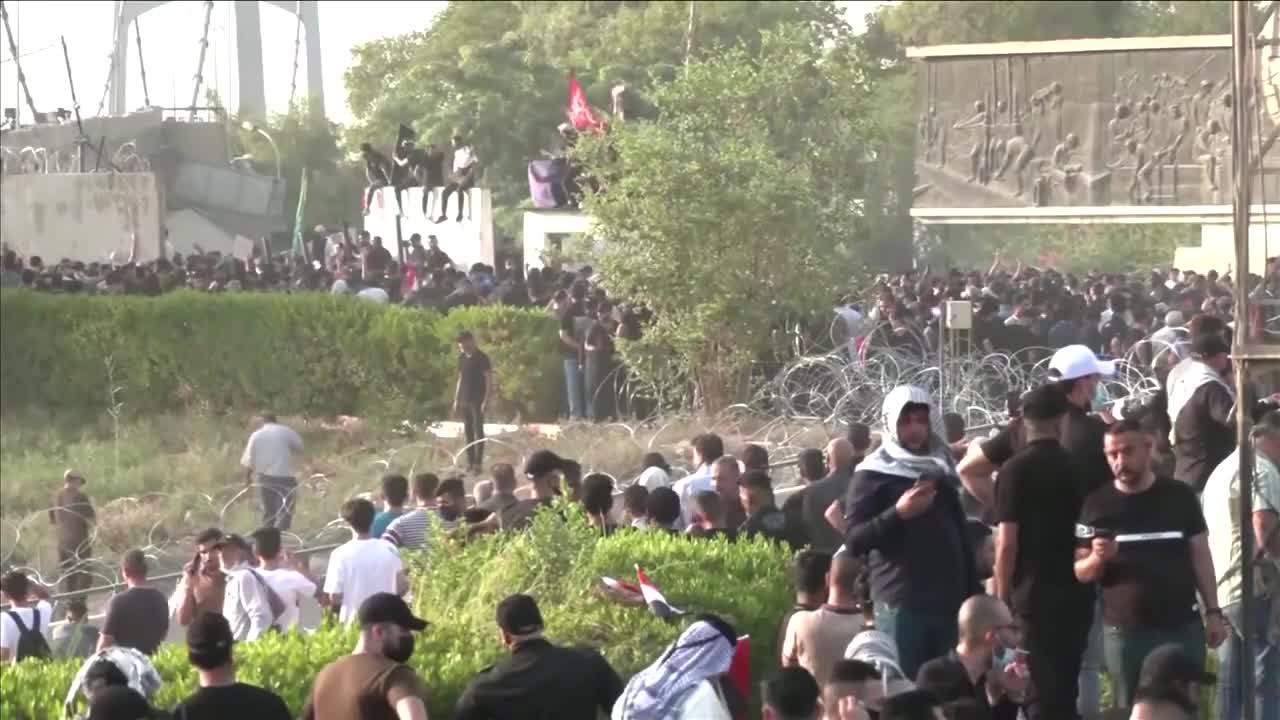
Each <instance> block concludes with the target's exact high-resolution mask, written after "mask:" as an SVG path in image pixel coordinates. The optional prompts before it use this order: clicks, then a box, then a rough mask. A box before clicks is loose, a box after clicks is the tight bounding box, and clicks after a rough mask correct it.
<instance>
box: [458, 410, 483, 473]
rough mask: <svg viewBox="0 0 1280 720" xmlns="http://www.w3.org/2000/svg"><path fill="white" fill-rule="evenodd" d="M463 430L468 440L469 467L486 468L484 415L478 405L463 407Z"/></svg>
mask: <svg viewBox="0 0 1280 720" xmlns="http://www.w3.org/2000/svg"><path fill="white" fill-rule="evenodd" d="M462 430H463V432H464V433H465V434H466V438H467V467H468V468H477V469H478V468H482V467H484V413H483V412H482V411H481V409H480V405H479V404H478V403H477V404H470V403H468V404H465V405H463V406H462Z"/></svg>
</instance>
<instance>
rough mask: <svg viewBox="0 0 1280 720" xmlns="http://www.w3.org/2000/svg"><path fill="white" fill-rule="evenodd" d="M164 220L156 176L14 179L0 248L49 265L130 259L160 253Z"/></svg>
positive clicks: (1, 190)
mask: <svg viewBox="0 0 1280 720" xmlns="http://www.w3.org/2000/svg"><path fill="white" fill-rule="evenodd" d="M162 216H163V208H162V205H161V199H160V193H159V190H158V189H157V186H156V177H155V175H153V174H151V173H122V174H113V173H89V174H83V175H82V174H72V175H50V174H41V175H10V176H7V177H5V178H4V181H3V183H0V243H4V244H5V245H7V246H9V247H11V248H13V249H14V250H16V251H17V252H19V253H21V254H23V255H25V256H28V257H29V256H31V255H39V256H40V257H42V258H45V259H46V260H53V261H56V260H60V259H62V258H70V259H72V260H83V261H85V262H91V261H95V260H97V261H102V260H106V259H107V258H109V257H110V255H111V253H113V252H115V253H120V255H121V256H122V257H123V258H127V257H128V256H129V253H130V251H131V249H132V248H133V247H134V236H135V234H136V238H137V246H136V248H137V255H136V258H137V259H138V260H139V261H145V260H152V259H154V258H156V257H157V256H158V255H159V253H160V218H161V217H162Z"/></svg>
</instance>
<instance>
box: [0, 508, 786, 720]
mask: <svg viewBox="0 0 1280 720" xmlns="http://www.w3.org/2000/svg"><path fill="white" fill-rule="evenodd" d="M560 512H563V513H564V514H566V515H568V516H569V519H568V520H567V521H565V520H562V519H561V517H560V515H559V514H557V512H555V511H546V512H543V513H542V514H540V515H539V516H538V518H537V519H536V520H535V522H534V525H533V527H532V528H531V529H530V530H529V531H528V532H525V533H521V534H518V535H512V536H495V537H487V538H483V539H480V540H478V541H476V542H473V543H470V544H468V545H466V546H465V547H461V548H457V547H451V546H449V545H448V544H447V541H442V540H440V539H438V538H437V539H433V540H432V542H431V544H430V546H429V547H428V548H427V549H426V550H424V551H422V552H420V553H417V554H415V555H412V556H411V559H410V566H411V570H412V574H413V595H414V600H413V602H414V605H415V607H416V610H417V612H418V613H419V614H420V615H422V616H423V617H425V618H427V619H429V620H431V622H432V626H431V627H430V628H428V629H427V631H426V632H425V633H423V634H422V635H421V636H420V637H419V638H418V643H417V648H416V651H415V653H414V656H413V659H412V660H411V664H412V665H413V666H414V668H415V669H416V670H417V671H418V673H419V674H420V675H421V676H422V677H423V679H424V680H425V681H426V684H427V688H428V692H429V697H428V706H429V710H430V714H431V716H432V717H448V716H449V715H450V714H452V710H453V706H454V704H455V703H456V702H457V699H458V696H459V695H461V693H462V691H463V689H464V688H465V687H466V684H467V682H468V681H470V679H471V678H472V677H473V676H474V675H475V673H476V672H478V671H479V670H481V669H483V668H485V667H487V666H489V665H492V664H493V663H494V662H495V661H496V660H498V659H499V658H500V657H501V656H502V654H503V652H504V651H503V649H502V648H501V646H500V645H499V643H498V639H497V628H496V625H495V622H494V607H495V606H496V605H497V603H498V601H499V600H501V599H502V598H503V597H505V596H506V595H508V594H510V593H514V592H524V593H529V594H531V595H533V596H534V597H536V598H537V599H538V602H539V605H540V606H541V609H542V613H543V619H544V620H545V621H546V624H547V631H548V635H549V636H550V637H551V639H552V640H553V641H554V642H557V643H564V644H581V645H587V646H591V647H595V648H598V649H600V650H601V651H602V652H603V653H604V655H605V657H607V658H608V659H609V662H610V663H611V664H612V665H613V667H614V668H615V669H616V670H617V671H618V672H619V674H621V675H622V676H623V677H624V678H625V677H629V676H630V675H632V674H634V673H635V672H637V671H638V670H640V669H642V668H643V667H645V666H646V665H648V664H649V663H651V662H653V660H654V659H655V658H657V656H658V654H659V653H660V652H661V651H662V649H663V648H664V647H665V646H666V644H668V643H670V642H671V641H672V640H674V639H675V637H676V635H678V634H679V632H680V629H681V626H680V625H678V624H668V623H665V622H663V621H661V620H659V619H658V618H657V617H655V616H653V615H652V614H651V613H649V612H648V611H647V610H645V609H643V608H635V607H623V606H620V605H616V604H614V603H612V602H610V601H607V600H604V599H601V598H600V597H599V596H597V595H596V592H595V588H596V587H598V586H599V583H600V576H601V575H611V576H614V577H619V578H632V577H634V570H633V566H634V565H635V564H636V563H639V564H640V565H641V566H642V567H644V569H645V571H646V572H647V573H648V574H649V576H650V577H651V578H652V579H653V580H654V582H656V583H658V584H659V586H660V587H662V589H663V592H664V593H665V594H666V595H667V597H668V599H669V600H671V602H672V603H673V604H675V605H677V606H678V607H681V608H684V609H687V610H689V611H690V612H694V613H696V612H703V611H706V612H715V613H717V614H720V615H721V616H723V617H725V618H727V619H729V620H730V621H732V622H733V623H734V625H735V627H736V628H737V629H738V632H739V633H741V634H750V635H751V636H752V667H753V669H754V670H755V673H756V674H757V675H760V674H762V673H763V672H765V671H767V669H768V668H770V667H771V666H772V664H773V663H775V662H776V658H777V648H775V647H774V643H775V639H776V638H775V625H776V623H777V621H778V618H780V617H781V616H782V613H783V612H784V611H785V610H786V609H787V607H788V606H789V604H790V594H789V590H788V583H787V579H786V577H787V576H786V564H787V553H786V551H785V550H783V549H781V548H780V547H778V546H776V545H772V544H769V543H766V542H764V541H756V542H739V543H734V544H730V543H727V542H724V541H708V542H701V541H690V540H687V539H685V538H682V537H678V536H673V535H669V534H666V533H653V532H645V533H641V532H630V531H623V532H620V533H618V534H616V535H613V536H611V537H607V538H600V537H598V536H597V535H596V534H595V532H594V531H593V530H592V529H591V527H590V526H589V525H587V523H586V521H585V520H584V519H583V518H582V516H581V513H580V512H578V511H576V510H572V509H567V508H562V509H561V511H560ZM354 643H355V631H354V630H351V629H348V628H339V627H334V626H326V627H323V628H321V629H320V630H319V631H317V632H316V633H315V634H314V635H311V636H308V637H305V638H304V637H302V636H298V635H289V636H279V637H268V638H264V639H262V640H258V641H256V642H252V643H245V644H243V645H239V646H237V647H236V668H237V672H238V674H239V678H240V680H242V681H244V682H248V683H252V684H255V685H261V686H263V687H266V688H269V689H270V690H272V691H273V692H276V693H278V694H279V695H280V696H281V697H283V698H284V700H285V702H286V703H287V704H288V705H289V707H290V709H291V710H292V711H294V712H295V713H296V712H299V711H300V710H301V708H302V705H303V703H304V702H305V701H306V698H307V696H308V693H309V692H310V688H311V683H312V680H313V679H314V677H315V675H316V673H317V672H319V670H320V668H322V667H324V665H326V664H327V663H329V662H332V661H333V660H334V659H336V658H338V657H340V656H342V655H344V654H346V653H348V652H350V651H351V648H352V647H353V645H354ZM155 663H156V668H157V669H158V670H159V671H160V674H161V676H162V677H163V678H164V687H163V688H162V689H161V691H160V694H159V698H158V704H159V705H160V706H162V707H172V705H173V704H174V703H176V702H178V701H179V700H181V699H182V698H183V697H186V696H187V695H189V694H190V693H191V692H192V691H193V690H194V689H195V687H196V677H195V672H194V671H193V670H192V669H191V668H190V667H189V666H188V664H187V660H186V656H185V652H184V651H183V649H182V648H181V647H178V646H168V647H165V648H164V649H162V650H161V651H160V653H159V654H158V655H157V656H156V658H155ZM75 668H76V663H74V662H68V661H51V662H37V661H28V662H23V663H21V664H20V665H18V666H17V667H16V668H13V669H10V670H6V671H5V672H4V673H2V674H0V717H3V718H6V720H9V719H12V720H46V719H48V718H55V717H58V713H59V706H60V704H61V702H62V698H63V696H64V695H65V693H66V691H67V687H68V686H69V684H70V682H71V679H72V677H73V676H74V674H75Z"/></svg>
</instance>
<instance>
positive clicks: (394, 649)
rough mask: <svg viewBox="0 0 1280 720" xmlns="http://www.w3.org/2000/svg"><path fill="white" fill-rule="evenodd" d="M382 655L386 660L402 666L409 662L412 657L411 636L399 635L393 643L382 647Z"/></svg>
mask: <svg viewBox="0 0 1280 720" xmlns="http://www.w3.org/2000/svg"><path fill="white" fill-rule="evenodd" d="M382 654H383V655H386V656H387V659H388V660H392V661H395V662H398V663H400V664H402V665H403V664H404V663H407V662H409V658H411V657H413V636H412V635H401V636H400V637H399V638H397V639H396V640H395V641H394V642H392V643H389V644H388V645H387V646H386V647H384V648H383V649H382Z"/></svg>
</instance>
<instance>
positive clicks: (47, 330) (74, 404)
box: [0, 291, 559, 420]
mask: <svg viewBox="0 0 1280 720" xmlns="http://www.w3.org/2000/svg"><path fill="white" fill-rule="evenodd" d="M463 327H469V328H471V329H472V330H474V331H475V332H476V335H477V337H478V339H479V341H480V343H481V346H482V347H483V348H484V349H485V350H486V351H487V352H488V353H489V356H490V358H491V359H492V360H493V363H494V369H495V375H496V379H497V383H498V389H499V396H498V397H497V398H496V399H495V402H494V403H493V408H492V409H491V411H490V415H491V416H492V417H493V418H503V417H514V416H516V415H519V416H521V417H523V418H526V419H552V418H554V417H555V416H556V414H557V413H558V410H559V393H558V387H559V386H558V384H557V383H556V382H554V381H555V380H557V379H558V378H559V364H558V357H559V356H558V354H557V347H556V333H557V331H558V326H557V325H556V322H555V319H554V318H552V317H550V316H549V315H547V314H546V313H543V312H538V311H531V310H518V309H514V308H509V307H485V308H470V309H466V310H459V311H455V312H453V313H451V314H450V315H448V316H444V317H442V316H440V315H439V314H437V313H434V312H431V311H427V310H420V309H414V308H401V307H385V306H377V305H373V304H371V303H366V302H360V301H358V300H355V299H353V298H351V297H334V296H330V295H326V294H298V295H283V294H255V293H242V294H225V295H217V296H212V295H206V294H198V293H175V294H172V295H166V296H164V297H159V298H140V297H91V296H79V295H50V294H43V293H31V292H26V291H5V292H4V293H0V411H4V412H8V411H11V410H19V409H22V408H26V407H40V408H45V409H49V410H55V411H57V410H72V411H77V412H79V411H84V410H91V411H92V410H104V409H107V408H109V407H111V406H112V405H113V404H116V403H122V404H123V408H124V410H125V412H129V413H147V412H156V411H161V410H173V409H183V408H198V409H202V410H210V411H214V412H220V411H225V410H231V409H241V410H243V409H251V408H270V409H272V410H274V411H276V412H278V413H281V414H306V415H335V414H350V415H369V416H377V417H391V418H397V419H405V418H408V419H414V420H421V419H432V418H435V419H438V418H439V417H441V416H442V415H443V414H444V413H445V412H447V411H448V407H449V405H448V403H449V402H450V400H451V398H452V392H453V387H454V381H455V372H456V362H455V359H454V358H455V355H456V353H457V351H456V349H455V348H454V342H453V341H454V338H455V337H456V335H457V332H458V330H459V329H461V328H463ZM108 360H109V362H108ZM108 365H110V368H111V372H110V374H109V373H108ZM109 378H110V381H109ZM113 388H115V389H117V391H116V394H115V397H114V400H113V398H112V395H111V390H112V389H113Z"/></svg>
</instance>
